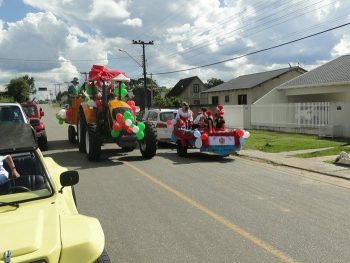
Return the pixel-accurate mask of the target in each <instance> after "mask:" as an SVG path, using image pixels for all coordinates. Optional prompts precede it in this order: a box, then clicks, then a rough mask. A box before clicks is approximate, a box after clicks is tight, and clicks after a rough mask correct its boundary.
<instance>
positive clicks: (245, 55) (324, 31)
mask: <svg viewBox="0 0 350 263" xmlns="http://www.w3.org/2000/svg"><path fill="white" fill-rule="evenodd" d="M348 25H350V22H349V23H345V24H342V25H339V26H336V27H332V28H329V29H326V30H323V31H320V32H318V33H315V34H311V35H308V36H305V37H301V38H298V39H295V40H292V41H288V42H285V43H282V44H279V45H275V46H272V47H268V48H264V49H260V50H257V51H253V52H250V53H246V54H244V55H240V56H237V57H234V58H229V59H225V60H221V61H218V62H214V63H210V64H206V65H202V66H196V67H192V68H187V69H180V70H174V71H168V72H159V73H153V75H165V74H172V73H178V72H183V71H187V70H193V69H198V68H204V67H209V66H214V65H217V64H221V63H225V62H228V61H232V60H237V59H239V58H243V57H247V56H250V55H254V54H257V53H261V52H264V51H267V50H271V49H275V48H278V47H282V46H286V45H288V44H291V43H295V42H298V41H301V40H304V39H307V38H310V37H314V36H317V35H321V34H323V33H326V32H329V31H332V30H335V29H338V28H341V27H344V26H348Z"/></svg>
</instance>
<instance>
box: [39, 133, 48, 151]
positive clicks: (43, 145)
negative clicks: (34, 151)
mask: <svg viewBox="0 0 350 263" xmlns="http://www.w3.org/2000/svg"><path fill="white" fill-rule="evenodd" d="M38 146H39V149H40V150H41V151H47V150H48V148H49V146H48V143H47V136H46V134H44V135H43V136H41V137H40V138H38Z"/></svg>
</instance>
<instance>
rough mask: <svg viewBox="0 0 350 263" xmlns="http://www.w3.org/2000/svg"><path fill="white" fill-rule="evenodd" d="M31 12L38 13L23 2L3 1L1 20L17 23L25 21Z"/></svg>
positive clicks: (0, 12) (0, 9)
mask: <svg viewBox="0 0 350 263" xmlns="http://www.w3.org/2000/svg"><path fill="white" fill-rule="evenodd" d="M29 12H38V9H36V8H33V7H31V6H29V5H25V4H23V2H22V0H3V1H2V5H1V6H0V19H2V20H4V21H6V22H16V21H18V20H21V19H23V18H24V17H25V16H26V14H27V13H29Z"/></svg>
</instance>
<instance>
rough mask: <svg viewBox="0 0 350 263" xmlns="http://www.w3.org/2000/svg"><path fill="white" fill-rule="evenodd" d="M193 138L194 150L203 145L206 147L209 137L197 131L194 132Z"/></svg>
mask: <svg viewBox="0 0 350 263" xmlns="http://www.w3.org/2000/svg"><path fill="white" fill-rule="evenodd" d="M193 136H194V137H195V138H196V140H195V142H194V145H195V146H196V148H201V147H202V146H203V145H208V143H209V141H208V140H209V136H208V133H201V132H200V131H198V130H194V132H193Z"/></svg>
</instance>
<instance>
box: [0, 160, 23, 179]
mask: <svg viewBox="0 0 350 263" xmlns="http://www.w3.org/2000/svg"><path fill="white" fill-rule="evenodd" d="M4 160H5V161H6V162H7V164H8V165H9V167H10V168H11V170H12V176H14V177H19V173H18V172H17V170H16V166H15V164H14V162H13V160H12V157H11V155H5V156H2V155H0V185H2V184H4V183H6V182H7V181H8V179H9V172H8V171H6V169H5V168H4Z"/></svg>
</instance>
